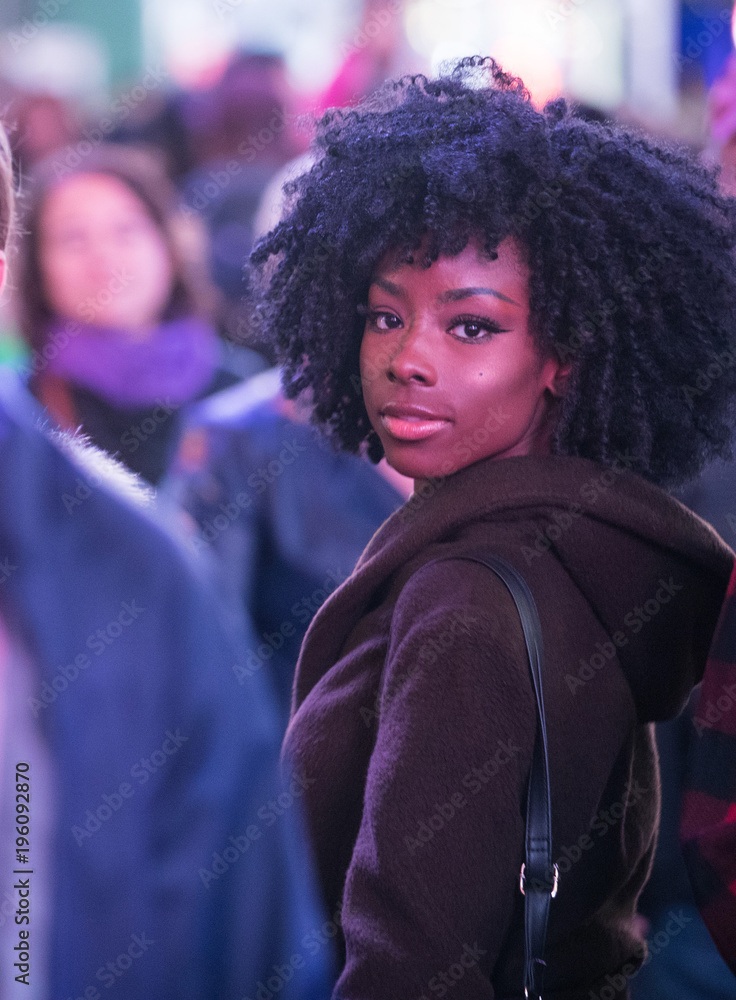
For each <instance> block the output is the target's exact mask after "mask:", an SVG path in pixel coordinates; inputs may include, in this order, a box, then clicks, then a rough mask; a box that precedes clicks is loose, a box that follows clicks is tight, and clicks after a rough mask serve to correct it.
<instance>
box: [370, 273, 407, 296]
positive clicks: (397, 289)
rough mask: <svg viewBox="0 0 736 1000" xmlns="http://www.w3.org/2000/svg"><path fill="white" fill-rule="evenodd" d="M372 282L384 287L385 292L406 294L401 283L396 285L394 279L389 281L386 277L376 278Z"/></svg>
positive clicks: (397, 294)
mask: <svg viewBox="0 0 736 1000" xmlns="http://www.w3.org/2000/svg"><path fill="white" fill-rule="evenodd" d="M371 284H372V285H378V287H379V288H382V289H383V290H384V292H388V293H389V295H396V296H398V297H401V296H402V295H404V289H403V288H402V287H401V285H395V284H394V283H393V281H388V280H387V279H386V278H374V279H373V280H372V281H371Z"/></svg>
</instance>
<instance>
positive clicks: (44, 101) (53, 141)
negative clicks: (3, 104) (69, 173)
mask: <svg viewBox="0 0 736 1000" xmlns="http://www.w3.org/2000/svg"><path fill="white" fill-rule="evenodd" d="M5 114H6V117H7V118H9V119H10V121H11V122H12V123H13V126H12V128H10V130H9V136H10V141H11V145H12V148H13V156H14V159H15V161H16V171H20V172H22V174H23V175H26V174H27V173H28V171H30V170H32V169H33V168H34V167H35V166H36V164H38V163H40V162H41V161H42V160H44V159H45V158H46V157H47V156H50V155H51V154H52V153H55V152H56V150H58V149H63V148H64V147H65V146H68V145H69V144H71V143H72V142H74V141H75V140H76V139H78V138H79V137H80V121H79V116H78V114H77V112H76V110H75V109H74V108H73V107H72V105H71V104H70V103H69V102H68V101H65V100H63V98H61V97H57V96H56V95H55V94H47V93H44V92H42V91H41V92H39V91H26V92H23V91H18V92H16V94H15V95H14V97H13V99H12V103H11V104H10V106H9V107H8V110H7V111H6V113H5Z"/></svg>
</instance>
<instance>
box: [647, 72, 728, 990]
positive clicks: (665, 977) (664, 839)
mask: <svg viewBox="0 0 736 1000" xmlns="http://www.w3.org/2000/svg"><path fill="white" fill-rule="evenodd" d="M709 108H710V128H711V136H712V138H713V143H714V147H715V149H716V151H717V154H718V161H719V163H720V167H721V172H720V175H719V180H720V185H721V189H722V190H723V192H724V193H725V194H728V195H734V194H736V58H733V57H732V58H731V59H730V60H729V61H728V62H727V64H726V67H725V70H724V73H723V75H722V76H721V77H720V78H719V79H718V80H717V81H716V82H715V83H714V84H713V87H712V88H711V93H710V101H709ZM729 355H730V357H729ZM711 360H712V368H711V371H710V374H708V372H707V366H706V368H705V369H704V370H702V371H696V372H693V374H692V378H691V379H690V380H689V382H687V383H685V384H684V385H683V387H682V388H683V395H682V405H683V406H691V405H692V401H693V400H695V399H698V398H700V396H701V395H702V394H705V393H706V392H707V391H708V390H709V389H710V388H711V386H712V379H713V377H715V379H716V380H717V379H718V377H719V373H720V374H723V372H724V365H725V366H733V365H734V364H736V330H735V331H734V338H733V343H732V344H731V346H730V348H729V349H728V350H727V351H726V353H725V355H723V356H722V357H721V359H720V360H718V359H717V358H715V357H713V358H712V359H711ZM675 495H676V496H677V497H678V498H679V499H680V500H682V502H683V503H684V504H685V505H686V506H687V507H689V508H690V509H691V510H693V511H694V512H695V513H696V514H698V515H699V516H700V517H702V518H703V519H704V520H706V521H708V523H709V524H711V525H712V526H713V527H714V528H715V529H716V531H718V533H719V534H720V535H721V536H722V538H723V539H724V540H725V541H726V542H727V543H728V544H729V545H730V546H731V547H733V545H734V542H736V502H735V501H736V466H735V465H734V463H733V462H727V461H723V460H718V461H716V462H713V463H711V464H709V465H708V466H707V467H706V468H705V470H704V471H703V473H702V474H701V475H700V476H699V477H698V478H697V479H696V480H694V481H693V482H691V483H689V484H687V485H686V486H685V487H683V488H681V489H679V490H677V491H676V494H675ZM699 697H700V694H699V691H696V692H695V693H694V694H693V695H692V697H691V698H690V701H689V702H688V705H687V707H686V708H685V710H684V711H683V712H682V713H681V714H680V715H679V716H678V717H677V718H676V719H672V720H671V721H669V722H664V723H660V724H659V725H658V726H657V727H656V736H657V748H658V753H659V759H660V767H661V776H662V818H661V823H660V831H659V837H658V842H657V849H656V852H655V856H654V864H653V866H652V874H651V878H650V881H649V882H648V884H647V886H646V888H645V889H644V892H643V894H642V896H641V899H640V901H639V912H640V913H641V915H642V917H643V918H644V919H645V929H646V935H647V940H648V941H649V943H650V955H649V958H648V960H647V963H646V965H645V967H644V968H643V969H642V970H641V971H640V972H639V973H638V974H637V976H636V977H635V978H634V979H632V981H631V992H632V997H633V998H634V1000H648V998H649V997H655V996H662V997H665V996H666V997H668V998H671V1000H680V998H682V1000H710V998H713V997H720V998H722V1000H732V998H733V1000H736V979H734V977H733V976H732V975H731V974H730V972H729V970H728V968H727V966H726V964H725V963H724V961H723V960H722V958H721V957H720V956H719V954H718V952H717V950H716V948H715V945H714V944H713V941H712V940H711V937H710V935H709V934H708V931H707V929H706V926H705V924H704V923H703V921H702V920H701V918H700V915H699V912H698V909H697V906H696V901H695V897H694V896H693V890H692V888H691V885H690V881H689V879H688V873H687V870H686V867H685V861H684V859H683V855H682V851H681V848H680V843H679V837H678V827H679V822H680V813H681V810H682V808H683V795H684V782H685V774H686V761H687V755H688V748H689V746H690V743H691V741H693V740H694V741H695V742H696V743H697V742H699V740H698V737H697V732H696V730H695V729H694V724H693V712H694V705H695V704H697V701H698V698H699ZM673 916H674V917H677V918H678V920H679V921H680V925H676V924H673ZM673 928H674V929H675V930H676V931H677V936H676V943H673V944H672V945H671V946H666V947H665V946H662V944H663V942H666V943H667V944H668V945H669V943H670V940H671V938H672V931H673Z"/></svg>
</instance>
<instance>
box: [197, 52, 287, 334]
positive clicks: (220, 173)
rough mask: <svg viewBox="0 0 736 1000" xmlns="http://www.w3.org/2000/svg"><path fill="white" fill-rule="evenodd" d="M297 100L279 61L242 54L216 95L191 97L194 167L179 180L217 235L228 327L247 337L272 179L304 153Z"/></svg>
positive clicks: (215, 268)
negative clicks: (252, 265)
mask: <svg viewBox="0 0 736 1000" xmlns="http://www.w3.org/2000/svg"><path fill="white" fill-rule="evenodd" d="M294 99H295V95H294V94H293V93H292V90H291V88H290V86H289V84H288V82H287V78H286V73H285V67H284V61H283V58H282V57H281V56H279V55H275V54H269V53H260V52H249V51H241V52H237V53H235V54H234V55H233V57H232V58H231V60H230V62H229V63H228V65H227V67H226V68H225V71H224V73H223V74H222V77H221V78H220V79H219V80H218V81H217V83H216V84H214V85H213V86H212V87H210V88H209V89H207V90H205V91H202V92H193V93H190V94H189V95H187V100H186V103H185V117H186V121H187V129H188V132H189V135H190V137H191V144H192V149H193V150H194V156H195V166H194V168H193V169H192V170H191V171H190V172H189V173H188V174H187V176H186V177H184V178H183V179H182V180H181V182H180V187H181V190H182V194H183V197H184V201H185V203H186V205H187V206H188V207H189V208H190V209H192V210H193V211H196V212H197V213H199V214H200V216H201V217H202V219H204V222H205V224H206V227H207V231H208V233H209V237H210V248H211V250H210V270H211V276H212V279H213V281H214V282H215V284H216V286H217V287H218V289H220V291H221V292H222V293H223V295H224V299H225V328H226V330H227V331H228V333H229V334H230V335H231V336H233V337H237V338H238V339H239V340H241V341H242V340H245V339H246V338H247V327H248V310H247V304H246V303H245V302H244V299H243V296H244V293H245V285H244V282H243V261H245V260H246V259H247V257H248V254H249V253H250V250H251V247H252V245H253V226H254V219H255V215H256V212H257V209H258V205H259V203H260V201H261V197H262V195H263V192H264V191H265V189H266V187H267V185H268V183H269V181H270V180H271V179H272V178H273V177H274V175H275V174H276V173H277V172H278V171H279V170H280V168H281V167H283V166H284V164H285V163H287V162H288V161H289V160H291V159H292V158H293V157H294V156H295V155H296V154H297V153H298V152H300V145H299V143H298V137H297V133H296V132H295V129H294V127H293V118H294V113H293V112H294V107H293V105H294Z"/></svg>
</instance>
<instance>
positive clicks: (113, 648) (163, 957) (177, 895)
mask: <svg viewBox="0 0 736 1000" xmlns="http://www.w3.org/2000/svg"><path fill="white" fill-rule="evenodd" d="M2 140H3V137H2V135H1V134H0V151H1V153H2V155H1V156H0V247H2V248H4V247H5V243H6V240H7V235H8V230H9V228H10V220H11V218H12V193H13V192H12V184H11V171H10V159H9V153H8V149H7V146H6V144H5V143H4V142H3V141H2ZM4 272H5V257H4V254H3V253H0V281H1V280H2V278H3V277H4ZM0 463H1V464H2V469H3V475H2V477H1V478H0V553H1V554H2V570H1V572H2V588H1V589H0V955H1V956H2V961H1V962H0V995H2V997H3V998H4V1000H16V998H19V997H33V998H39V1000H42V998H43V1000H45V998H50V997H54V998H61V997H83V998H85V1000H99V998H100V997H101V996H103V995H106V993H107V990H109V989H111V988H114V995H115V996H116V997H118V998H120V1000H152V998H160V1000H168V998H176V1000H240V998H242V997H244V996H249V997H255V996H264V995H266V994H267V993H269V992H270V993H272V994H274V995H275V994H276V993H278V995H279V996H283V997H285V998H287V997H288V998H291V1000H323V998H324V997H325V996H326V995H327V994H328V992H329V984H330V978H329V977H330V971H329V970H330V946H329V938H328V937H327V936H325V934H324V928H325V926H326V922H325V915H324V914H323V913H322V911H321V908H320V906H319V904H318V902H317V898H316V892H315V889H314V886H313V882H312V879H311V876H310V860H309V857H308V852H307V851H306V849H305V847H304V844H303V842H302V839H301V834H300V822H299V814H300V810H299V801H300V799H301V796H302V795H303V791H304V788H305V786H306V785H307V783H308V781H309V780H310V779H309V777H308V776H307V775H306V774H304V772H302V771H299V772H296V771H293V770H292V769H290V768H288V767H287V768H286V774H287V776H286V780H285V782H284V781H282V780H281V778H280V776H279V764H278V750H279V730H278V725H277V721H276V713H275V708H274V705H273V700H272V696H271V694H270V692H269V691H268V689H267V685H266V684H265V683H264V680H263V678H262V677H261V676H260V675H256V676H254V677H252V678H250V679H249V682H248V684H247V685H245V686H242V687H238V685H237V683H236V674H237V669H238V667H239V665H240V661H239V658H238V653H237V651H236V646H235V645H234V641H233V640H232V639H231V637H230V635H229V634H228V632H227V630H226V629H224V628H223V627H222V626H221V624H220V619H219V615H218V609H217V605H216V603H215V602H214V600H213V598H212V596H211V595H210V593H209V591H208V590H207V588H206V586H205V585H204V583H203V582H202V581H200V580H199V579H197V577H196V575H195V573H194V571H193V568H192V566H191V565H190V562H189V560H188V559H187V558H186V557H185V554H184V553H183V552H182V551H180V549H179V548H178V547H177V546H176V545H175V543H174V542H173V540H172V539H170V538H169V537H168V536H167V535H166V534H165V533H164V532H162V531H161V530H160V529H159V527H158V526H157V524H156V523H155V521H154V519H153V515H152V514H150V513H148V512H147V511H146V510H145V509H144V508H143V507H142V506H141V503H142V501H141V498H140V488H139V486H138V484H137V482H136V481H135V480H134V478H133V477H132V476H131V474H130V473H129V472H127V470H124V469H123V468H122V466H118V465H117V464H115V463H112V462H111V460H110V459H109V458H107V457H106V456H104V455H103V454H102V453H100V452H97V451H96V450H91V449H90V448H89V447H85V446H82V445H80V444H79V443H78V442H76V441H75V440H73V439H68V438H66V437H65V436H64V435H62V434H60V433H58V432H57V433H55V434H49V433H45V432H43V431H42V430H41V429H40V421H39V412H38V407H37V404H36V403H35V402H34V401H33V399H32V398H31V397H30V396H29V395H28V394H27V392H26V391H25V389H24V388H23V387H22V386H21V384H20V383H19V382H18V380H17V379H16V378H15V376H13V375H12V374H11V373H10V372H8V371H7V370H3V372H2V373H1V374H0ZM337 919H339V916H338V917H337ZM330 926H332V925H330Z"/></svg>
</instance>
